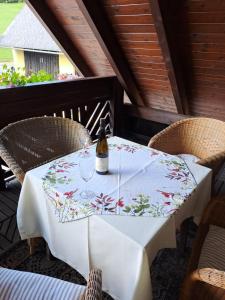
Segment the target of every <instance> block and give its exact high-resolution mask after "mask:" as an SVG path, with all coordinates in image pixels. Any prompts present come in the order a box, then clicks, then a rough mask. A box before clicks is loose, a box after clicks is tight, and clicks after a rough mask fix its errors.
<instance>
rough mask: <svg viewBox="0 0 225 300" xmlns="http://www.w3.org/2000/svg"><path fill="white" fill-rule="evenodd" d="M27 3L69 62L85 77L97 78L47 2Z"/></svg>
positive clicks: (32, 1)
mask: <svg viewBox="0 0 225 300" xmlns="http://www.w3.org/2000/svg"><path fill="white" fill-rule="evenodd" d="M26 3H27V5H28V6H29V7H30V9H31V10H32V11H33V13H34V14H35V15H36V17H37V18H38V19H39V21H41V23H42V25H43V26H44V27H45V28H46V30H47V31H48V32H49V34H50V35H51V37H52V38H53V39H54V40H55V42H56V43H57V44H58V45H59V47H60V48H61V49H63V50H64V54H66V55H67V56H68V58H69V60H70V61H71V62H72V63H73V64H75V65H76V66H77V67H78V69H79V70H80V72H81V73H82V74H83V75H84V76H85V77H89V76H95V75H96V74H95V72H94V71H93V70H92V69H91V67H90V66H89V65H88V63H87V61H86V60H85V58H84V57H83V55H82V53H81V51H80V49H78V47H76V45H74V42H73V41H72V40H71V39H70V37H69V36H68V35H67V33H66V32H65V30H64V29H63V27H62V26H61V24H60V22H59V21H58V19H57V18H56V16H55V15H54V14H53V12H52V11H51V9H50V8H49V6H48V5H47V3H46V1H44V0H39V1H37V0H26ZM28 38H29V37H28Z"/></svg>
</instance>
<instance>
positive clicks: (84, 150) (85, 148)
mask: <svg viewBox="0 0 225 300" xmlns="http://www.w3.org/2000/svg"><path fill="white" fill-rule="evenodd" d="M79 140H80V144H81V145H82V151H81V152H80V156H81V157H86V156H89V155H90V153H89V151H88V148H89V146H90V139H89V138H88V137H80V138H79Z"/></svg>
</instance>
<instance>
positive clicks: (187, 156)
mask: <svg viewBox="0 0 225 300" xmlns="http://www.w3.org/2000/svg"><path fill="white" fill-rule="evenodd" d="M177 156H179V157H180V158H181V159H183V160H184V161H185V162H187V163H189V162H190V163H196V162H197V161H198V160H199V157H197V156H195V155H192V154H177Z"/></svg>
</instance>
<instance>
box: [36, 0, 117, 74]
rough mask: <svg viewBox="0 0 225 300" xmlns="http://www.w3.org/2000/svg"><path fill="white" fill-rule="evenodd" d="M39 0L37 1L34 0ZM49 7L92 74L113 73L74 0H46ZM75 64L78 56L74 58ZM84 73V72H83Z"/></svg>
mask: <svg viewBox="0 0 225 300" xmlns="http://www.w3.org/2000/svg"><path fill="white" fill-rule="evenodd" d="M36 2H39V1H36ZM45 2H46V3H47V5H48V7H49V9H50V10H51V11H52V12H53V13H54V15H55V17H56V18H57V20H58V22H59V23H60V24H61V27H62V28H63V30H64V32H65V34H67V35H68V36H69V38H70V39H71V41H72V43H73V46H74V47H76V48H78V49H79V51H80V53H82V56H83V58H84V60H85V61H86V63H87V65H88V66H90V68H91V69H92V70H93V75H94V76H110V75H114V74H115V73H114V71H113V70H112V67H111V65H110V64H109V62H108V60H107V58H106V56H105V55H104V53H103V51H102V49H101V47H100V45H99V43H98V42H97V40H96V38H95V36H94V34H93V32H92V30H91V28H90V27H89V25H88V23H87V21H86V19H85V17H84V16H83V14H82V13H81V11H80V9H79V7H78V5H77V3H76V1H75V0H63V1H61V0H46V1H45ZM74 62H75V63H76V64H77V62H78V57H77V58H75V59H74ZM84 75H85V74H84Z"/></svg>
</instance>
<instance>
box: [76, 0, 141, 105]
mask: <svg viewBox="0 0 225 300" xmlns="http://www.w3.org/2000/svg"><path fill="white" fill-rule="evenodd" d="M77 3H78V6H79V8H80V10H81V11H82V13H83V15H84V16H85V18H86V20H87V22H88V24H89V26H90V27H91V29H92V30H93V32H94V34H95V36H96V38H97V40H98V42H99V44H100V46H101V48H102V50H103V52H104V53H105V55H106V57H107V59H108V60H109V62H110V64H111V66H112V68H113V70H114V72H115V73H116V75H117V77H118V79H119V81H120V83H121V85H122V87H123V88H124V89H125V91H126V93H127V95H128V96H129V98H130V100H131V102H132V103H136V104H137V105H144V101H143V98H142V95H141V94H140V92H139V88H138V85H137V82H136V79H135V77H134V75H133V73H132V71H131V69H130V66H129V64H128V62H127V59H126V57H125V55H124V53H123V50H122V48H121V46H120V44H119V42H118V39H117V37H116V35H115V33H114V30H113V28H112V25H111V23H110V21H109V19H108V17H107V13H106V11H105V9H104V7H103V5H102V3H101V1H99V0H95V1H93V0H77Z"/></svg>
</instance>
